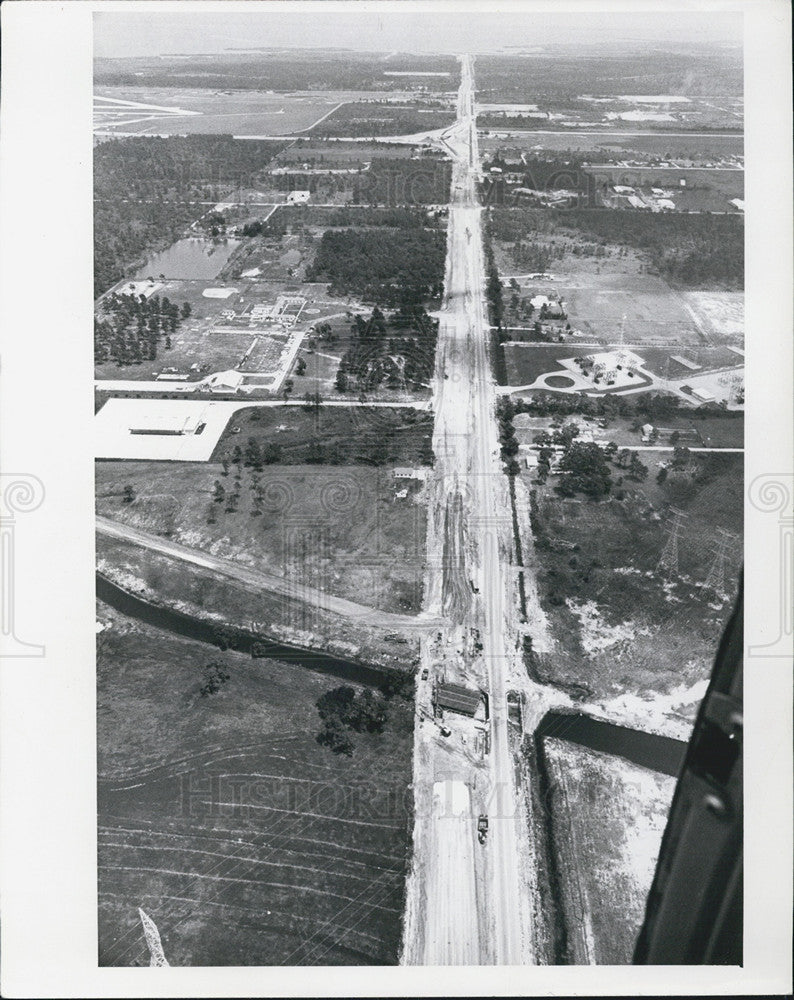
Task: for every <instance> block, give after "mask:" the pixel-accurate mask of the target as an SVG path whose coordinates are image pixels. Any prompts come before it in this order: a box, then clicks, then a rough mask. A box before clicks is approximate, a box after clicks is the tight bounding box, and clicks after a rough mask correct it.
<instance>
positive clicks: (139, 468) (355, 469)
mask: <svg viewBox="0 0 794 1000" xmlns="http://www.w3.org/2000/svg"><path fill="white" fill-rule="evenodd" d="M245 440H246V439H245V437H242V441H243V443H244V442H245ZM215 482H218V483H220V484H221V486H222V489H223V490H224V493H225V497H224V500H223V502H221V503H214V502H213V491H214V483H215ZM238 484H239V491H240V495H239V500H238V501H237V502H236V503H235V502H233V501H232V499H231V498H232V495H233V494H234V492H235V487H236V486H238ZM254 484H255V480H254V479H253V478H252V472H251V470H250V469H245V470H244V472H243V475H242V476H241V477H240V479H239V480H238V479H237V472H236V468H235V467H232V470H231V471H230V473H229V475H228V477H224V476H223V474H222V469H221V467H220V466H219V465H218V464H214V463H209V464H204V463H196V464H192V463H180V465H179V467H178V468H175V467H174V466H173V465H172V464H170V463H164V462H160V463H157V462H101V463H98V465H97V472H96V496H97V501H96V502H97V512H98V513H99V514H102V515H105V516H107V517H111V518H114V519H116V520H119V521H121V522H123V523H126V524H130V525H132V526H134V527H137V528H141V529H143V530H145V531H149V532H152V533H156V534H163V535H166V536H167V537H169V538H172V539H173V540H174V541H177V542H180V543H182V544H185V545H188V546H191V547H193V548H197V549H200V550H203V551H206V552H209V553H211V554H212V555H216V556H221V557H225V558H228V559H232V560H235V561H237V562H240V563H241V564H243V565H246V566H250V567H253V568H257V569H261V570H263V571H265V572H270V573H275V574H277V575H279V576H286V577H289V578H292V579H295V580H296V581H299V582H301V583H304V584H308V585H311V586H314V587H319V588H320V589H322V590H324V591H327V592H328V593H330V594H334V595H336V596H338V597H345V598H349V599H350V600H354V601H358V602H360V603H361V604H364V605H367V606H371V607H377V608H381V609H383V610H389V611H399V612H417V611H418V610H419V608H420V606H421V599H422V560H423V552H424V544H425V510H424V506H423V505H421V504H420V503H418V502H416V499H415V491H416V487H415V486H414V487H412V488H411V491H410V493H409V495H408V496H407V497H404V498H398V497H397V492H398V487H397V484H395V482H394V479H393V477H392V474H391V470H390V469H372V468H366V467H362V466H350V465H345V466H336V467H333V468H331V467H327V466H302V465H294V466H285V465H271V466H267V467H265V469H264V471H263V472H262V473H261V474H259V489H260V490H261V496H262V500H261V504H260V506H259V508H257V506H256V501H255V498H254V489H255V485H254ZM127 485H129V486H131V487H132V490H133V493H134V496H135V499H134V500H133V501H132V503H125V502H124V500H123V496H122V493H123V490H124V487H125V486H127ZM256 509H259V510H260V511H261V513H260V514H254V513H253V511H254V510H256ZM246 617H247V618H248V620H250V618H251V615H250V614H248V615H247V616H246ZM257 620H262V619H259V618H258V616H257Z"/></svg>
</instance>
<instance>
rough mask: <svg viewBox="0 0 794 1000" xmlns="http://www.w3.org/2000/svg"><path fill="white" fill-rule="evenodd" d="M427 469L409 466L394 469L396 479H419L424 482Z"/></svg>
mask: <svg viewBox="0 0 794 1000" xmlns="http://www.w3.org/2000/svg"><path fill="white" fill-rule="evenodd" d="M425 475H426V471H425V470H424V469H412V468H409V467H403V466H398V467H397V468H396V469H395V470H394V478H395V479H418V480H419V481H420V482H424V479H425Z"/></svg>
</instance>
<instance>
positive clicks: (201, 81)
mask: <svg viewBox="0 0 794 1000" xmlns="http://www.w3.org/2000/svg"><path fill="white" fill-rule="evenodd" d="M417 70H418V71H422V70H424V71H430V72H448V73H450V74H451V75H450V76H449V77H444V76H438V77H433V76H426V77H417V78H415V79H412V78H411V77H388V76H386V75H385V71H391V72H399V71H417ZM459 79H460V73H459V67H458V62H457V60H456V59H455V57H454V56H438V55H433V56H421V55H419V56H414V55H408V54H402V53H395V54H394V55H391V56H389V58H388V59H387V60H386V61H384V59H383V56H380V55H378V56H373V55H370V54H367V53H357V52H353V51H352V50H348V51H346V52H345V53H344V54H339V53H338V52H335V53H330V52H320V51H317V50H308V51H307V52H301V51H300V50H295V51H293V52H290V53H289V54H284V53H283V52H277V51H268V50H263V51H262V52H261V54H259V53H257V54H253V55H252V54H240V55H231V54H228V55H222V56H221V55H218V56H216V55H211V56H202V55H194V56H191V57H190V58H189V59H184V58H180V59H178V60H176V59H174V60H173V61H171V60H169V58H168V57H167V56H166V57H163V58H159V59H125V60H124V61H123V62H122V61H121V60H117V59H99V60H97V64H96V68H95V72H94V82H95V84H96V85H97V86H106V87H109V86H125V87H140V86H147V87H198V88H201V89H204V90H217V89H218V88H219V87H223V88H224V89H225V90H275V91H293V90H319V91H323V90H389V89H393V88H399V89H401V90H406V89H410V88H417V87H422V88H424V89H428V90H455V89H456V88H457V86H458V83H459Z"/></svg>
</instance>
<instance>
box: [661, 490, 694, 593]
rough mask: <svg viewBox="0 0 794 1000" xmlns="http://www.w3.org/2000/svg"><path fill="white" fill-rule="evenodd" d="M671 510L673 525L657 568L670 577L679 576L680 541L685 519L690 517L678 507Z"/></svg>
mask: <svg viewBox="0 0 794 1000" xmlns="http://www.w3.org/2000/svg"><path fill="white" fill-rule="evenodd" d="M670 510H671V513H672V515H673V523H672V525H671V527H670V534H669V535H668V536H667V541H666V542H665V546H664V549H663V550H662V554H661V557H660V558H659V562H658V563H657V565H656V568H657V570H663V571H666V572H667V574H668V575H669V576H678V539H679V536H680V532H681V526H682V524H683V521H684V518H685V517H688V516H689V515H687V514H685V513H684V512H683V511H682V510H678V508H677V507H671V508H670Z"/></svg>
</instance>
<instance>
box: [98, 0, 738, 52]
mask: <svg viewBox="0 0 794 1000" xmlns="http://www.w3.org/2000/svg"><path fill="white" fill-rule="evenodd" d="M320 6H321V7H322V9H320V8H319V7H318V6H316V5H314V4H312V5H311V6H310V5H309V4H308V3H307V4H306V6H305V8H304V9H303V10H301V11H300V12H298V11H297V10H295V9H289V8H287V7H282V6H280V5H278V6H277V5H276V4H273V7H272V8H270V9H265V8H259V9H257V10H256V11H253V12H239V11H230V12H228V13H227V12H220V11H217V12H210V13H205V12H203V11H201V10H199V9H196V8H195V7H192V5H188V4H186V7H187V8H188V9H186V10H184V11H181V12H179V13H173V12H172V11H170V10H166V11H163V12H162V13H161V12H158V11H154V10H152V9H151V8H149V9H147V10H146V11H143V10H140V9H139V10H132V11H127V10H112V11H97V12H95V13H94V55H95V57H96V58H106V59H114V58H135V57H146V56H149V57H153V58H156V57H162V56H201V55H208V56H209V55H233V54H242V53H243V52H246V51H247V52H252V53H253V52H257V51H262V52H264V51H273V50H283V49H296V50H297V49H302V50H307V49H308V50H311V49H318V50H326V51H355V52H362V53H367V52H369V53H373V54H382V53H388V52H400V53H412V54H417V55H419V54H421V55H434V54H437V55H454V54H458V53H460V52H471V53H473V54H480V55H484V54H499V53H503V54H508V53H509V51H510V50H512V51H513V54H519V53H518V51H516V50H519V49H526V50H532V49H535V50H538V49H541V48H547V47H548V46H550V45H555V44H556V45H559V46H562V47H566V48H567V47H569V46H582V47H601V48H604V47H607V46H614V47H616V48H621V47H623V48H624V49H625V48H626V47H629V46H632V47H633V46H637V47H640V46H649V45H650V46H654V47H658V46H661V47H665V48H667V47H670V46H671V47H681V48H690V47H703V46H709V47H714V48H727V47H730V48H735V47H737V46H741V44H742V21H743V19H742V15H741V14H739V13H728V12H720V11H711V12H708V13H707V12H704V11H668V12H665V13H662V12H658V11H654V12H650V11H649V12H646V13H644V14H643V13H638V12H636V11H632V12H620V11H610V12H606V11H594V12H592V13H591V12H587V13H548V12H543V11H535V12H531V11H529V10H528V11H526V12H525V11H521V12H517V11H516V10H515V9H514V8H511V7H508V8H506V9H504V10H502V11H496V10H494V11H493V12H486V11H477V10H465V9H464V7H463V5H461V7H460V8H459V9H458V10H457V11H456V12H455V13H454V15H453V14H447V13H440V12H437V11H428V10H419V9H416V8H413V9H412V8H411V7H410V6H409V4H407V3H406V5H405V8H406V9H405V10H396V9H394V8H393V7H392V8H389V9H385V10H383V11H377V10H374V9H372V7H371V5H367V6H366V7H364V6H363V5H362V9H361V10H360V11H357V12H352V11H351V10H350V8H349V6H348V7H346V8H340V7H336V6H335V5H334V4H333V3H332V2H330V0H326V2H324V3H322V4H321V5H320ZM522 37H523V38H524V39H525V40H524V41H517V39H519V38H522ZM331 40H333V43H332V44H329V41H331ZM213 42H214V43H215V46H217V47H215V46H213ZM439 43H441V44H439Z"/></svg>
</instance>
